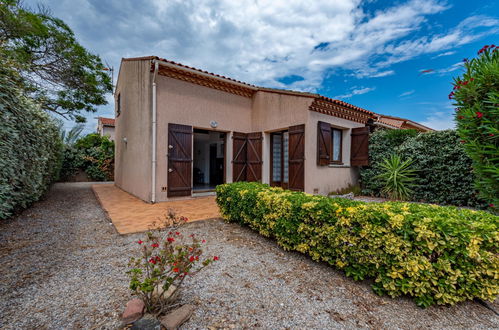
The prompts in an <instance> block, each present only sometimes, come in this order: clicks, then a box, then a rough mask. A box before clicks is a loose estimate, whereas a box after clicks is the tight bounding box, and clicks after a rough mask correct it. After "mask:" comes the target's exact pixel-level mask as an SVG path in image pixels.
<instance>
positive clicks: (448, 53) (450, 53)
mask: <svg viewBox="0 0 499 330" xmlns="http://www.w3.org/2000/svg"><path fill="white" fill-rule="evenodd" d="M455 53H456V52H455V51H448V52H445V53H440V54H438V55H437V56H433V57H432V59H435V58H438V57H442V56H450V55H454V54H455Z"/></svg>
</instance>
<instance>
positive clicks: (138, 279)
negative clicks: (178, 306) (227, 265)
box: [127, 212, 218, 315]
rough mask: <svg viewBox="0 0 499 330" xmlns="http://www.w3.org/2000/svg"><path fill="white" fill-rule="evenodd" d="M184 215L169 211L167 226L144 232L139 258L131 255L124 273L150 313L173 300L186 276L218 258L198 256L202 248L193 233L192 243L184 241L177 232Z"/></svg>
mask: <svg viewBox="0 0 499 330" xmlns="http://www.w3.org/2000/svg"><path fill="white" fill-rule="evenodd" d="M186 221H187V218H184V217H177V216H175V214H173V213H171V212H170V213H169V215H168V216H167V218H166V221H165V222H164V223H163V225H169V226H170V227H169V228H167V229H163V230H161V229H157V230H155V231H149V232H147V233H146V237H145V238H144V241H142V240H139V241H138V242H137V244H139V245H140V249H141V252H140V254H141V255H140V257H138V258H131V259H130V263H129V267H132V268H131V269H130V270H129V271H128V272H127V274H128V275H129V277H130V290H132V293H133V294H134V295H137V296H139V297H140V298H141V299H142V301H143V302H144V304H145V306H146V309H147V311H148V312H149V313H154V314H157V315H159V314H161V313H163V312H165V311H166V310H167V309H168V308H169V307H170V306H171V304H172V303H173V302H174V300H175V298H176V296H177V293H178V292H179V291H178V290H179V289H180V287H181V285H182V283H183V282H184V280H185V279H186V277H187V276H192V275H194V274H196V273H197V272H199V271H200V270H201V269H203V268H204V267H206V266H208V265H209V264H211V263H212V262H213V261H216V260H218V257H211V258H205V259H204V260H200V259H201V255H202V254H203V250H202V248H201V243H202V242H204V241H200V240H199V239H197V238H196V237H195V235H190V236H189V237H190V238H191V243H183V242H182V241H184V238H183V235H182V234H181V233H180V232H179V231H178V230H179V227H180V226H181V225H182V224H184V223H185V222H186Z"/></svg>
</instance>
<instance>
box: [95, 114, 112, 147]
mask: <svg viewBox="0 0 499 330" xmlns="http://www.w3.org/2000/svg"><path fill="white" fill-rule="evenodd" d="M97 133H98V134H99V135H100V136H105V135H107V136H108V137H109V139H110V140H111V141H114V119H113V118H105V117H97Z"/></svg>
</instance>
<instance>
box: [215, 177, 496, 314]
mask: <svg viewBox="0 0 499 330" xmlns="http://www.w3.org/2000/svg"><path fill="white" fill-rule="evenodd" d="M217 203H218V205H219V207H220V210H221V213H222V215H223V216H224V218H225V219H226V220H227V221H231V222H239V223H241V224H246V225H248V226H250V227H251V228H252V229H254V230H256V231H258V232H259V233H260V234H262V235H264V236H268V237H273V238H275V239H276V240H277V243H278V244H279V245H280V246H282V247H283V248H284V249H285V250H296V251H299V252H302V253H305V254H308V255H309V256H311V257H312V258H313V259H314V260H316V261H319V260H320V261H324V262H327V263H329V264H330V265H333V266H335V267H337V268H339V269H342V270H343V271H344V272H345V273H346V275H347V276H350V277H353V278H354V279H355V280H363V279H366V278H372V279H374V284H373V289H374V291H375V292H376V293H378V294H387V295H389V296H391V297H397V296H401V295H408V296H411V297H413V298H414V300H415V301H416V303H417V304H418V305H419V306H423V307H426V306H430V305H432V304H455V303H457V302H459V301H464V300H470V299H474V298H481V299H485V300H490V301H493V300H494V299H495V297H496V296H497V295H498V294H499V281H498V279H499V255H498V252H499V251H498V247H499V234H498V233H499V232H498V225H499V217H497V216H494V215H492V214H490V213H487V212H484V211H473V210H468V209H459V208H456V207H442V206H436V205H424V204H411V203H402V202H387V203H363V202H358V201H352V200H347V199H340V198H337V199H331V198H327V197H323V196H312V195H309V194H304V193H301V192H291V191H286V190H283V189H281V188H272V187H269V186H268V185H263V184H260V183H247V182H238V183H232V184H224V185H219V186H218V187H217Z"/></svg>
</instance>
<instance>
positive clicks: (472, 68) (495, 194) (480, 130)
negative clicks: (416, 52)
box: [449, 45, 499, 213]
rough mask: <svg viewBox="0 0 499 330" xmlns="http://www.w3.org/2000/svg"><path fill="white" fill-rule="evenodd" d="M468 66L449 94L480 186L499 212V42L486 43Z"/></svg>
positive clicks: (478, 186) (466, 65) (482, 193)
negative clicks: (453, 101) (497, 44)
mask: <svg viewBox="0 0 499 330" xmlns="http://www.w3.org/2000/svg"><path fill="white" fill-rule="evenodd" d="M464 68H465V72H464V73H463V74H462V75H461V76H460V77H457V78H455V79H454V91H453V92H451V93H450V94H449V98H450V99H451V98H453V99H454V100H455V103H454V104H455V105H456V107H457V108H456V117H455V119H456V122H457V132H458V133H459V136H460V137H461V142H462V143H463V146H464V150H465V151H466V153H467V154H468V155H469V156H470V158H471V159H472V160H473V169H474V173H475V186H476V188H477V190H478V191H479V192H480V195H481V197H483V198H484V199H485V200H486V201H487V203H488V204H489V207H490V208H491V209H492V211H494V212H496V213H499V208H498V207H497V205H499V46H494V45H491V46H489V45H486V46H484V47H483V48H482V49H480V50H479V51H478V57H476V58H473V59H471V60H469V61H468V60H465V63H464Z"/></svg>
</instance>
